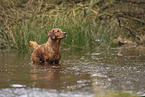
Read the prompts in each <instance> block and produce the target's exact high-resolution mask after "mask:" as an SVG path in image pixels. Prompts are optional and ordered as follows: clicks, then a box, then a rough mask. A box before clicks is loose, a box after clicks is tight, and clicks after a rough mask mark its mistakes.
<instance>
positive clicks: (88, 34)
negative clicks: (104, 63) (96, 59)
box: [0, 0, 145, 51]
mask: <svg viewBox="0 0 145 97" xmlns="http://www.w3.org/2000/svg"><path fill="white" fill-rule="evenodd" d="M144 3H145V2H144V1H142V0H141V1H135V0H131V1H128V0H127V1H125V0H121V1H120V0H110V1H108V0H105V1H103V0H98V1H97V0H90V1H87V0H75V1H70V0H59V1H58V0H53V1H45V0H41V1H39V0H38V1H37V0H35V1H31V0H21V1H17V0H13V1H11V0H2V1H1V4H0V9H1V10H2V12H1V15H0V19H1V21H0V25H1V26H0V29H1V30H0V48H14V49H18V50H20V51H24V50H29V49H30V46H29V41H30V40H32V41H37V42H38V43H39V44H42V43H45V42H46V41H47V39H48V35H47V34H48V32H49V31H50V30H51V29H52V28H61V29H62V30H63V31H65V32H67V35H68V38H66V39H64V40H63V42H62V48H67V49H71V48H77V49H91V48H94V47H100V48H110V47H117V46H119V45H120V43H121V41H120V40H119V41H117V42H116V41H114V40H115V39H118V38H120V37H121V39H123V40H125V41H126V40H129V41H131V42H132V43H134V44H135V45H136V46H139V45H144V44H145V36H144V33H145V32H144V31H145V30H144V29H145V27H144V23H145V22H144V18H143V17H144V6H143V4H144Z"/></svg>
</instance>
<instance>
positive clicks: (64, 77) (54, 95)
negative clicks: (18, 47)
mask: <svg viewBox="0 0 145 97" xmlns="http://www.w3.org/2000/svg"><path fill="white" fill-rule="evenodd" d="M118 52H121V55H119V56H117V54H118ZM30 55H31V53H20V52H17V51H6V50H1V51H0V97H92V96H94V95H99V93H100V90H101V91H125V92H129V93H132V92H135V93H144V92H145V50H143V51H140V50H136V49H123V48H122V49H121V50H120V49H110V50H94V51H86V52H84V51H74V50H71V51H70V50H63V51H62V59H61V64H60V65H58V64H55V65H47V66H44V65H43V64H32V63H31V60H30Z"/></svg>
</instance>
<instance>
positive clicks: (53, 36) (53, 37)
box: [48, 30, 55, 39]
mask: <svg viewBox="0 0 145 97" xmlns="http://www.w3.org/2000/svg"><path fill="white" fill-rule="evenodd" d="M53 32H54V31H53V30H51V31H50V32H49V33H48V36H49V37H51V39H55V35H54V33H53Z"/></svg>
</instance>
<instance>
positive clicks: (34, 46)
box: [29, 41, 39, 49]
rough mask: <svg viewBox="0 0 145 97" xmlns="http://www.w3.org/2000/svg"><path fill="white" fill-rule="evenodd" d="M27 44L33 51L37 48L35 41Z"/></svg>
mask: <svg viewBox="0 0 145 97" xmlns="http://www.w3.org/2000/svg"><path fill="white" fill-rule="evenodd" d="M29 44H30V46H31V48H32V49H35V48H36V47H38V46H39V44H38V43H37V42H36V41H29Z"/></svg>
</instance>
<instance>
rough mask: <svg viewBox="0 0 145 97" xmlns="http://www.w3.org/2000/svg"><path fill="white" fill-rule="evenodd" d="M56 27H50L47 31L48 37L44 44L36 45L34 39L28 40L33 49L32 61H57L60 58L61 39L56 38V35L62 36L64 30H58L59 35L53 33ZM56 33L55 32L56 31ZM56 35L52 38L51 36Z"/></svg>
mask: <svg viewBox="0 0 145 97" xmlns="http://www.w3.org/2000/svg"><path fill="white" fill-rule="evenodd" d="M57 30H58V28H55V29H52V30H51V31H50V32H49V34H48V35H49V36H50V37H49V39H48V41H47V42H46V43H45V44H41V45H38V44H37V42H36V41H30V46H31V47H32V48H33V49H34V51H33V53H32V55H31V60H32V62H33V63H38V62H45V63H56V64H58V63H59V60H60V58H61V48H60V47H61V39H62V38H61V39H57V37H62V36H64V32H62V31H61V29H59V30H60V34H59V35H55V33H54V32H56V31H57ZM56 34H57V33H56ZM54 35H55V37H56V39H52V36H53V37H54Z"/></svg>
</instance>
